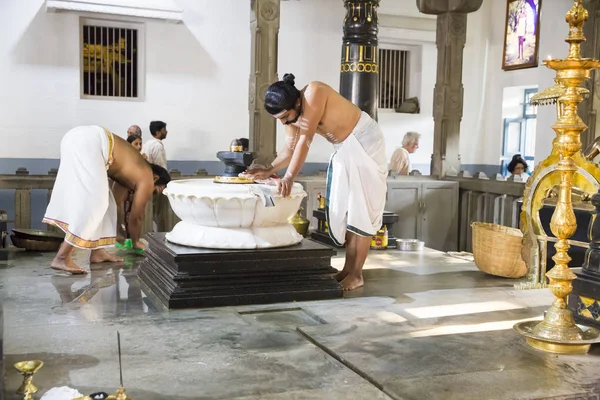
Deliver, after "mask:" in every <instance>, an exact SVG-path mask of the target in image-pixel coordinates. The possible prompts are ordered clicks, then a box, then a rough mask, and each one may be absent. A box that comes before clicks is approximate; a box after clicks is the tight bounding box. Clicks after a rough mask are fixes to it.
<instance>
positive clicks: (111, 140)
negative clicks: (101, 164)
mask: <svg viewBox="0 0 600 400" xmlns="http://www.w3.org/2000/svg"><path fill="white" fill-rule="evenodd" d="M102 129H104V133H106V137H107V138H108V161H107V162H106V168H107V169H108V167H110V166H111V164H112V162H113V151H114V149H115V138H114V137H113V133H112V132H110V131H109V130H108V129H106V128H104V127H102Z"/></svg>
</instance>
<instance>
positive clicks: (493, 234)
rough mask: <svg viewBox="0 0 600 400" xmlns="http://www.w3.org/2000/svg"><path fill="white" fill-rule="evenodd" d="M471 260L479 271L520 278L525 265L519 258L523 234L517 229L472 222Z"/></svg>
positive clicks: (525, 272)
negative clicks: (473, 260)
mask: <svg viewBox="0 0 600 400" xmlns="http://www.w3.org/2000/svg"><path fill="white" fill-rule="evenodd" d="M471 228H472V229H473V258H474V259H475V265H477V268H479V269H480V270H481V271H483V272H485V273H488V274H490V275H495V276H502V277H504V278H521V277H523V276H525V275H526V274H527V265H526V264H525V262H524V261H523V259H522V258H521V247H522V243H521V242H522V240H523V234H522V233H521V231H520V230H519V229H515V228H509V227H507V226H502V225H496V224H490V223H486V222H473V223H472V224H471Z"/></svg>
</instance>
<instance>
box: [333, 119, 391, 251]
mask: <svg viewBox="0 0 600 400" xmlns="http://www.w3.org/2000/svg"><path fill="white" fill-rule="evenodd" d="M334 149H335V152H334V153H333V154H332V155H331V158H330V160H329V168H328V170H327V194H326V198H327V205H326V216H327V223H328V225H329V235H330V236H331V238H332V240H333V241H334V243H335V244H337V245H338V246H342V245H343V244H344V243H345V241H346V232H347V231H350V232H353V233H355V234H357V235H360V236H372V235H374V234H375V233H376V232H377V230H379V229H380V228H381V225H382V220H383V210H384V207H385V200H386V192H387V162H386V156H385V141H384V138H383V132H382V131H381V129H380V128H379V125H378V124H377V122H375V121H374V120H373V119H372V118H371V117H370V116H369V114H367V113H365V112H362V114H361V117H360V120H359V121H358V123H357V124H356V127H355V128H354V130H353V131H352V133H351V134H350V135H349V136H348V138H346V140H344V141H343V142H342V143H339V144H336V145H334Z"/></svg>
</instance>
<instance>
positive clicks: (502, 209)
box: [0, 168, 525, 251]
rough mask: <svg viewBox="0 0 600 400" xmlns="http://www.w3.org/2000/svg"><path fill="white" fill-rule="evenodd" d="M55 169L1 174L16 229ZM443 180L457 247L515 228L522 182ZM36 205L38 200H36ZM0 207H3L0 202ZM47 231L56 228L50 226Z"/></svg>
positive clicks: (169, 222) (24, 224) (149, 223)
mask: <svg viewBox="0 0 600 400" xmlns="http://www.w3.org/2000/svg"><path fill="white" fill-rule="evenodd" d="M56 173H57V170H55V169H53V170H50V171H49V172H48V174H47V175H29V172H28V171H27V170H26V169H24V168H19V169H18V170H17V171H16V172H15V174H14V175H0V190H6V189H9V190H14V216H11V215H9V222H12V223H14V227H15V228H31V226H32V217H31V216H32V209H31V204H32V190H40V189H41V190H45V191H47V195H46V203H45V204H48V201H49V200H50V196H51V194H52V188H53V187H54V180H55V178H56ZM169 173H170V174H171V178H172V179H173V180H179V179H190V178H194V177H200V176H202V177H207V178H208V177H209V175H208V174H207V173H206V171H205V170H199V171H197V172H196V174H194V175H182V174H181V173H180V172H179V171H178V170H176V169H172V170H171V171H169ZM444 179H445V180H450V181H456V182H459V187H460V194H459V231H458V233H459V241H458V243H459V250H460V251H471V223H473V222H491V223H496V224H500V225H505V226H512V227H518V225H519V213H520V209H519V207H518V203H517V202H518V200H519V199H520V198H521V197H522V196H523V190H524V189H525V183H524V182H517V181H510V180H509V181H506V180H496V179H493V178H492V179H490V178H487V177H485V175H483V174H475V175H474V176H472V177H470V176H465V175H464V174H462V173H461V174H459V176H456V177H452V176H446V177H445V178H444ZM38 204H39V202H38ZM163 204H165V207H168V210H161V211H163V212H161V213H160V214H161V215H164V218H165V224H164V225H165V227H166V230H167V231H170V230H171V229H173V227H174V226H175V224H177V222H179V218H178V217H177V216H176V215H175V213H174V212H173V211H172V210H171V207H170V205H169V204H168V203H163ZM0 208H2V206H1V205H0ZM46 229H48V230H55V229H58V228H55V227H52V226H50V225H48V226H46ZM152 231H153V208H152V202H148V205H147V207H146V212H145V215H144V221H143V224H142V233H143V234H146V233H148V232H152Z"/></svg>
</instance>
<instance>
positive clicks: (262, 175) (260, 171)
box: [244, 167, 275, 180]
mask: <svg viewBox="0 0 600 400" xmlns="http://www.w3.org/2000/svg"><path fill="white" fill-rule="evenodd" d="M250 168H251V169H249V170H246V171H245V172H244V176H246V177H248V178H251V179H255V180H261V179H267V178H268V177H270V176H271V175H273V173H274V172H275V171H273V167H269V168H266V167H250Z"/></svg>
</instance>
